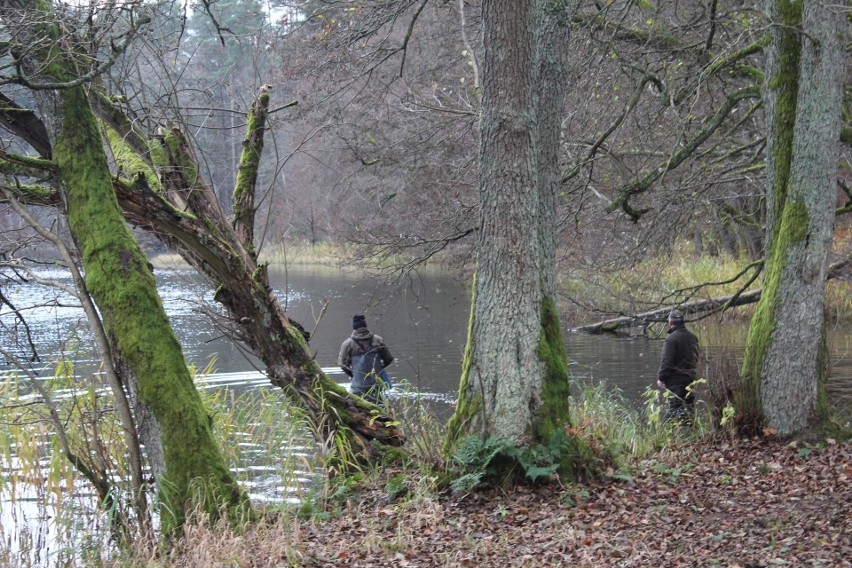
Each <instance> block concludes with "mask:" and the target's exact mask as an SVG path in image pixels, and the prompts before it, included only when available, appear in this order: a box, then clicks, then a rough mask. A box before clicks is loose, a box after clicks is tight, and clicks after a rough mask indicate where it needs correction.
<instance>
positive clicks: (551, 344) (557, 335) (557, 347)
mask: <svg viewBox="0 0 852 568" xmlns="http://www.w3.org/2000/svg"><path fill="white" fill-rule="evenodd" d="M538 356H539V359H541V361H542V362H543V363H544V366H545V376H544V380H543V381H542V386H541V407H540V409H539V412H538V420H537V422H536V424H535V425H534V429H535V431H534V432H533V434H534V436H535V437H536V438H537V439H538V440H539V441H540V442H542V443H545V444H546V443H547V442H549V441H550V438H551V436H553V433H554V432H555V431H556V430H559V429H562V428H564V427H566V426H568V425H570V398H571V386H570V384H569V383H568V356H567V354H566V353H565V343H564V342H563V340H562V330H561V328H560V326H559V316H558V314H557V312H556V305H555V303H554V302H553V300H552V299H551V298H545V299H544V300H543V301H542V305H541V339H540V341H539V345H538Z"/></svg>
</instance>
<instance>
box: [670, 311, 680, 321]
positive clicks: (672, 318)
mask: <svg viewBox="0 0 852 568" xmlns="http://www.w3.org/2000/svg"><path fill="white" fill-rule="evenodd" d="M669 323H683V314H682V313H680V312H679V311H677V310H672V311H671V313H669Z"/></svg>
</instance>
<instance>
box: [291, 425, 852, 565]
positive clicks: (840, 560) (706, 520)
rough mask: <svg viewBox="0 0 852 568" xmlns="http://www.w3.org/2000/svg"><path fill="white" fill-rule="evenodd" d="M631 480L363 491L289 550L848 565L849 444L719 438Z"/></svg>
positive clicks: (502, 559) (329, 557)
mask: <svg viewBox="0 0 852 568" xmlns="http://www.w3.org/2000/svg"><path fill="white" fill-rule="evenodd" d="M632 471H633V474H632V476H630V477H627V476H620V478H619V479H616V478H615V476H611V477H609V478H607V479H605V480H599V481H596V482H593V483H589V484H577V485H569V486H566V485H562V486H560V485H558V484H550V485H544V486H536V487H529V486H517V487H514V488H511V489H504V490H494V489H490V490H487V491H479V492H473V493H468V494H464V495H462V494H447V495H443V496H435V497H418V498H415V497H414V493H410V494H409V495H408V496H405V495H403V496H401V497H398V498H397V499H395V500H390V499H389V497H388V493H387V492H386V491H384V490H379V489H376V490H372V491H366V492H360V493H358V494H353V496H351V497H350V498H349V499H348V500H347V501H346V503H345V504H344V506H343V507H342V509H341V510H339V511H337V512H335V513H334V514H333V515H332V517H331V518H330V519H323V520H316V521H302V523H301V525H300V526H299V527H298V529H297V530H295V531H294V535H293V537H294V538H293V540H292V541H291V542H290V546H291V547H294V548H295V549H296V550H297V551H298V552H297V553H296V555H295V556H296V558H297V559H298V560H296V562H298V563H299V564H300V565H302V566H363V567H366V566H400V567H406V566H408V567H427V566H471V567H477V566H495V567H496V566H531V567H532V566H667V567H668V566H725V567H733V566H737V567H742V568H746V567H752V568H755V567H758V566H766V567H771V566H796V567H799V566H825V567H832V568H833V567H850V566H852V543H850V515H852V491H850V485H852V484H850V480H852V444H850V443H848V442H836V441H833V440H827V441H825V442H823V443H819V444H803V443H789V442H788V443H781V442H778V441H766V440H745V441H731V440H727V441H724V442H723V441H717V442H713V443H709V444H707V443H705V444H704V445H701V446H694V447H691V448H689V449H687V450H678V451H671V450H670V451H666V452H660V453H658V454H657V455H655V456H653V458H652V459H646V460H645V461H643V462H641V463H637V464H635V465H634V466H633V468H632ZM386 473H387V474H388V475H387V479H390V478H391V477H392V475H393V473H394V472H386ZM291 551H292V549H291ZM292 561H293V557H292V556H291V562H292Z"/></svg>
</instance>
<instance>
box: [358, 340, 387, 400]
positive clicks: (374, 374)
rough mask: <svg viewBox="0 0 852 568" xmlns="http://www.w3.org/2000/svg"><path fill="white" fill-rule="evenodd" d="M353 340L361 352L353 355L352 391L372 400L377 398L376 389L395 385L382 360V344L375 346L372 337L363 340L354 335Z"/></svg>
mask: <svg viewBox="0 0 852 568" xmlns="http://www.w3.org/2000/svg"><path fill="white" fill-rule="evenodd" d="M352 341H354V342H355V345H357V346H358V348H359V349H360V353H356V354H353V355H352V363H351V368H352V392H353V393H355V394H357V395H358V396H362V397H365V398H367V399H368V400H372V399H374V398H376V397H375V394H374V393H375V391H377V390H382V389H385V388H387V389H389V388H391V387H392V386H393V385H392V384H391V380H390V377H389V376H388V374H387V371H385V366H384V362H383V361H382V355H381V348H382V346H381V345H377V346H373V343H372V338H371V339H369V340H367V341H363V340H359V339H355V338H354V337H353V338H352ZM377 387H378V388H377ZM371 391H372V393H373V396H370V393H371ZM365 395H367V396H365Z"/></svg>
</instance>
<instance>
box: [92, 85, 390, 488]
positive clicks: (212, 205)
mask: <svg viewBox="0 0 852 568" xmlns="http://www.w3.org/2000/svg"><path fill="white" fill-rule="evenodd" d="M100 100H101V101H103V98H101V99H100ZM268 105H269V93H268V92H267V91H266V89H264V90H262V91H261V92H260V93H259V95H258V99H257V101H256V102H255V104H254V105H253V106H252V111H251V113H250V116H249V119H248V125H249V128H248V133H247V135H246V140H245V143H244V148H243V154H242V157H241V160H240V165H239V168H240V169H239V176H238V183H237V186H236V187H235V190H234V207H235V208H237V209H238V210H237V211H236V214H235V218H234V222H233V224H232V223H231V222H229V220H228V219H227V218H226V217H225V215H224V214H223V212H222V210H221V208H220V207H219V204H218V200H217V198H216V195H215V193H214V191H213V189H212V188H211V187H210V186H209V185H207V184H206V183H205V180H204V178H203V177H202V176H201V175H200V174H199V166H198V161H197V159H196V158H195V155H194V153H193V151H192V148H191V146H190V145H189V143H188V141H187V140H186V138H185V136H184V135H183V133H182V132H181V131H180V130H179V129H177V128H171V129H165V130H163V131H162V132H161V133H160V139H162V140H163V149H162V150H161V151H155V152H153V153H152V154H151V155H152V156H154V157H153V161H152V167H150V168H149V167H147V166H144V167H143V166H141V165H139V164H137V165H139V168H138V169H137V170H136V171H135V172H134V173H136V174H137V176H136V179H135V182H133V183H118V182H117V183H116V184H115V191H116V193H117V195H118V198H119V202H120V203H121V207H122V210H123V211H124V214H125V216H126V218H127V219H128V220H129V221H130V222H131V223H133V224H135V225H138V226H139V227H142V228H144V229H146V230H148V231H150V232H151V233H152V234H154V235H155V236H157V237H158V238H159V239H160V240H161V241H163V242H164V243H165V244H166V245H168V246H169V247H170V248H172V249H173V250H176V251H177V252H179V253H180V254H181V256H182V257H183V258H184V259H185V260H186V261H187V262H188V263H189V264H190V265H192V266H193V267H195V268H196V269H197V270H198V271H199V272H200V273H201V274H202V275H203V276H205V277H206V278H207V280H208V282H210V284H211V285H212V286H213V287H214V288H215V289H216V294H215V299H216V301H218V302H220V303H221V304H222V305H223V306H224V307H225V308H226V309H227V311H228V314H229V317H230V319H231V322H232V324H233V329H234V330H236V331H235V335H236V337H237V338H238V339H239V340H241V341H243V342H244V343H246V344H247V345H248V346H249V347H250V348H251V349H252V351H253V352H254V353H255V354H256V355H257V356H258V357H259V358H260V359H261V360H262V361H263V362H264V364H265V365H266V373H267V376H268V377H269V380H270V382H272V384H274V385H276V386H279V387H281V388H283V389H284V390H285V391H286V392H287V393H288V394H289V395H290V398H291V400H293V402H294V403H296V405H297V406H298V407H299V408H301V409H302V410H303V411H304V412H305V414H306V417H307V418H308V420H309V422H310V424H311V425H312V428H313V431H314V434H315V435H316V437H317V439H318V441H320V442H321V443H322V444H324V445H326V446H327V447H328V448H329V449H332V448H337V449H338V451H339V450H341V449H344V448H345V451H346V452H347V453H349V455H338V456H336V458H335V459H332V460H330V461H329V466H330V467H331V471H332V472H334V471H338V470H339V469H341V468H345V467H347V465H346V464H350V465H351V463H353V461H352V460H355V461H357V462H363V461H364V460H366V459H371V458H373V457H375V456H376V455H377V454H378V453H379V452H380V449H381V446H383V445H384V446H400V445H402V444H403V443H404V441H405V436H404V435H403V433H402V431H401V430H400V429H399V427H398V426H397V425H396V423H395V422H394V421H393V420H392V418H390V417H389V416H386V415H383V414H382V413H381V411H380V410H379V409H378V408H377V407H376V406H374V405H372V404H370V403H368V402H365V401H363V400H362V399H360V398H359V397H356V396H354V395H351V394H350V393H348V392H347V391H346V389H345V388H343V387H341V386H340V385H338V384H337V383H335V382H334V381H333V380H332V379H330V378H329V377H328V376H326V375H325V374H324V373H323V372H322V370H321V368H320V366H319V365H318V364H317V362H316V360H314V359H313V358H312V357H311V356H310V352H309V350H308V346H307V343H306V341H305V338H304V336H303V334H302V332H301V331H300V329H299V328H298V327H297V326H296V325H294V323H293V322H291V321H290V320H289V319H288V317H287V314H286V312H285V310H284V308H283V306H282V305H281V303H280V302H279V301H278V299H277V297H276V296H275V294H274V293H273V291H272V289H271V288H270V286H269V280H268V271H267V267H266V265H263V264H259V263H258V262H257V257H256V253H255V251H254V246H253V243H252V242H250V241H246V240H244V239H249V238H251V237H252V235H253V233H254V231H253V223H254V220H253V212H254V208H253V205H252V204H253V195H254V191H255V182H256V179H257V166H258V157H259V155H260V151H261V149H262V147H263V133H264V131H265V124H264V121H265V117H266V114H267V109H268ZM99 114H100V115H101V117H102V118H103V119H104V120H105V121H109V122H108V124H109V125H110V127H112V128H114V129H115V130H116V131H117V132H120V131H121V124H122V121H121V120H117V119H116V113H114V112H109V111H108V110H107V109H106V108H100V109H99ZM120 140H121V139H120V138H118V139H116V140H114V143H115V144H120ZM141 147H148V145H147V144H141ZM114 153H116V150H114ZM118 153H119V154H121V151H120V150H119V151H118ZM153 172H157V173H158V180H157V183H156V184H154V183H151V184H149V183H148V176H150V175H152V174H153ZM152 186H156V187H161V190H160V191H154V190H153V189H152ZM241 206H246V207H248V208H249V209H250V210H251V213H252V215H248V214H246V213H245V212H242V211H241V210H240V207H241ZM374 441H375V442H377V443H378V445H376V444H374V443H373V442H374Z"/></svg>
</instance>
